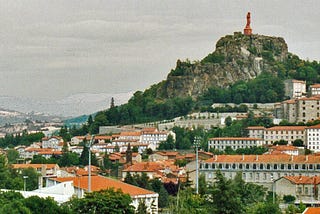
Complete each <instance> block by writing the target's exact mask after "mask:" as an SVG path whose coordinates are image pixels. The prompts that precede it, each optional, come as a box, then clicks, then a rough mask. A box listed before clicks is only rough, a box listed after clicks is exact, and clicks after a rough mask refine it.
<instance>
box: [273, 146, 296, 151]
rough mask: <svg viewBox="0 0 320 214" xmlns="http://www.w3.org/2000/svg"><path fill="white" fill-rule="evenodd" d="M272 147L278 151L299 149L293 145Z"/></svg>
mask: <svg viewBox="0 0 320 214" xmlns="http://www.w3.org/2000/svg"><path fill="white" fill-rule="evenodd" d="M270 149H273V150H277V151H297V150H298V148H297V147H295V146H291V145H276V146H272V147H270Z"/></svg>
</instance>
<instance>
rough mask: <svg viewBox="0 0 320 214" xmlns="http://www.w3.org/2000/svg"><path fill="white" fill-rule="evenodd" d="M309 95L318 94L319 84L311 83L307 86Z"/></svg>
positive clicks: (319, 90)
mask: <svg viewBox="0 0 320 214" xmlns="http://www.w3.org/2000/svg"><path fill="white" fill-rule="evenodd" d="M309 92H310V96H316V95H320V84H313V85H310V86H309Z"/></svg>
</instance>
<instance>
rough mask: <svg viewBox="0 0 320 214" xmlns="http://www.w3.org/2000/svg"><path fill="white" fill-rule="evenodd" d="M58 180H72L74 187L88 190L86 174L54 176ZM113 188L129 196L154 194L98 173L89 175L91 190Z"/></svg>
mask: <svg viewBox="0 0 320 214" xmlns="http://www.w3.org/2000/svg"><path fill="white" fill-rule="evenodd" d="M53 180H56V181H58V182H65V181H73V185H74V186H75V187H79V186H80V188H81V189H85V190H88V176H80V177H65V178H54V179H53ZM108 188H115V189H121V190H122V192H123V193H126V194H129V195H130V196H138V195H147V194H156V193H155V192H152V191H150V190H146V189H143V188H140V187H136V186H133V185H130V184H127V183H124V182H121V181H118V180H114V179H111V178H108V177H103V176H100V175H97V176H91V190H92V191H99V190H102V189H108Z"/></svg>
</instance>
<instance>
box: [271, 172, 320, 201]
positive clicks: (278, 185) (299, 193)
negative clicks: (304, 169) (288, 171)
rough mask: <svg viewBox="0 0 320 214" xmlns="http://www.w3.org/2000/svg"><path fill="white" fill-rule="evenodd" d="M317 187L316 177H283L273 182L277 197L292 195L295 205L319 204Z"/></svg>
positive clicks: (319, 185) (319, 181) (319, 178)
mask: <svg viewBox="0 0 320 214" xmlns="http://www.w3.org/2000/svg"><path fill="white" fill-rule="evenodd" d="M319 187H320V177H318V176H284V177H282V178H279V179H277V180H276V181H275V182H274V191H275V192H276V193H277V195H278V196H280V197H283V196H284V195H292V196H294V197H295V198H296V201H295V204H299V203H300V202H302V203H304V204H319V203H320V198H319V194H318V193H319Z"/></svg>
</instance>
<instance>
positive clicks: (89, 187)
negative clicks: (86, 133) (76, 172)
mask: <svg viewBox="0 0 320 214" xmlns="http://www.w3.org/2000/svg"><path fill="white" fill-rule="evenodd" d="M93 140H94V135H92V136H91V140H90V141H89V143H88V144H87V147H88V150H89V164H88V172H89V173H88V192H91V146H92V143H93Z"/></svg>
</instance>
